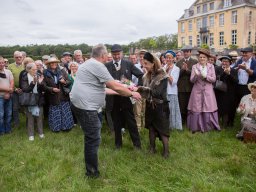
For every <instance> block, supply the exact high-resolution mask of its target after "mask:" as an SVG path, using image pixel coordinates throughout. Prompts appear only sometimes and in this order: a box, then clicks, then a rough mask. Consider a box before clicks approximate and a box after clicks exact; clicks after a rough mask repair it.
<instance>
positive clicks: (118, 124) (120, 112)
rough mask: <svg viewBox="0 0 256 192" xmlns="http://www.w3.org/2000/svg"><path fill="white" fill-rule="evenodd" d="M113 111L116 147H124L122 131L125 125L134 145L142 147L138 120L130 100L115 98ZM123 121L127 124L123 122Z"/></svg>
mask: <svg viewBox="0 0 256 192" xmlns="http://www.w3.org/2000/svg"><path fill="white" fill-rule="evenodd" d="M113 102H114V103H113V110H112V112H111V116H112V120H113V123H114V130H115V145H116V147H117V148H120V147H122V133H121V129H122V127H123V125H124V123H125V125H126V128H127V129H128V131H129V134H130V137H131V139H132V142H133V145H134V146H135V147H137V148H140V147H141V142H140V135H139V132H138V128H137V124H136V120H135V117H134V113H133V105H132V103H131V101H130V98H127V97H121V96H114V101H113ZM123 120H124V121H125V122H123Z"/></svg>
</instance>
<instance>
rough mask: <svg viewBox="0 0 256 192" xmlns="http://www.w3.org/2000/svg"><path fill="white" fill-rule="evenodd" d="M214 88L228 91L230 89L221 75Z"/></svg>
mask: <svg viewBox="0 0 256 192" xmlns="http://www.w3.org/2000/svg"><path fill="white" fill-rule="evenodd" d="M214 88H215V89H216V90H219V91H222V92H227V90H228V87H227V84H226V83H225V82H224V81H221V80H220V77H219V78H218V79H217V80H216V82H215V87H214Z"/></svg>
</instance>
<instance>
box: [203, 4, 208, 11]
mask: <svg viewBox="0 0 256 192" xmlns="http://www.w3.org/2000/svg"><path fill="white" fill-rule="evenodd" d="M206 12H207V4H204V5H203V13H206Z"/></svg>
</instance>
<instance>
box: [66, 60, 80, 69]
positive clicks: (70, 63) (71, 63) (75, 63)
mask: <svg viewBox="0 0 256 192" xmlns="http://www.w3.org/2000/svg"><path fill="white" fill-rule="evenodd" d="M71 65H76V66H77V67H78V63H77V62H75V61H71V62H69V64H68V68H69V69H70V67H71Z"/></svg>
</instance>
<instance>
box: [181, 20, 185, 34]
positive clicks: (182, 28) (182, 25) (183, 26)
mask: <svg viewBox="0 0 256 192" xmlns="http://www.w3.org/2000/svg"><path fill="white" fill-rule="evenodd" d="M184 31H185V24H184V22H182V23H181V32H184Z"/></svg>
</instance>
